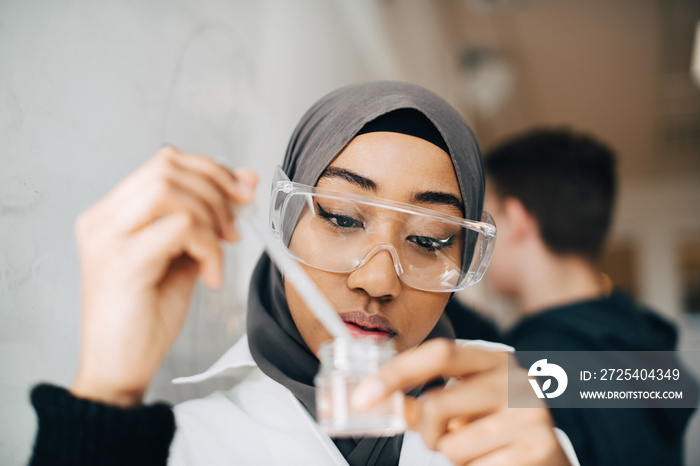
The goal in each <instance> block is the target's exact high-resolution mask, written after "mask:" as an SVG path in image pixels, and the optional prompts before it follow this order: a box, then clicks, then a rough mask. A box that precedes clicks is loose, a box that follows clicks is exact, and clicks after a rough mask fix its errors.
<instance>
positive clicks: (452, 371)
mask: <svg viewBox="0 0 700 466" xmlns="http://www.w3.org/2000/svg"><path fill="white" fill-rule="evenodd" d="M507 360H508V356H507V353H503V352H491V351H484V350H479V349H475V348H469V347H460V346H457V345H456V344H455V343H454V342H453V341H450V340H446V339H442V338H436V339H433V340H430V341H428V342H426V343H424V344H422V345H420V346H419V347H417V348H416V349H414V350H410V351H405V352H403V353H401V354H399V355H398V356H396V357H395V358H394V359H392V360H391V361H389V362H388V363H386V364H385V365H384V366H382V367H381V368H380V370H379V372H378V373H377V375H375V376H373V377H370V378H367V379H365V380H364V381H362V383H361V384H360V385H359V386H358V387H357V389H356V390H355V392H354V393H353V398H352V402H353V405H354V406H355V407H356V408H358V409H367V408H369V407H371V406H373V405H374V404H376V403H378V402H379V401H381V400H382V399H384V398H386V397H387V396H389V395H390V394H392V393H394V392H395V391H397V390H402V391H405V390H408V389H410V388H413V387H417V386H419V385H422V384H424V383H426V382H428V381H430V380H433V379H435V378H438V377H441V376H442V377H456V378H462V377H468V376H470V375H473V374H477V373H480V372H483V371H487V370H490V369H492V368H494V367H496V366H498V365H503V364H506V365H507Z"/></svg>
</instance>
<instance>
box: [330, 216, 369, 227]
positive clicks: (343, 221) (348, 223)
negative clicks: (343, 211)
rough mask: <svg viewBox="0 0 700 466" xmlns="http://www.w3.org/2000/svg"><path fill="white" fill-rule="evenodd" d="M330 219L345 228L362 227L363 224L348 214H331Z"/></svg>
mask: <svg viewBox="0 0 700 466" xmlns="http://www.w3.org/2000/svg"><path fill="white" fill-rule="evenodd" d="M330 220H331V221H332V222H333V223H334V224H336V225H338V226H339V227H343V228H351V227H361V226H362V224H361V223H360V222H359V221H357V220H355V219H354V218H352V217H348V216H346V215H331V217H330Z"/></svg>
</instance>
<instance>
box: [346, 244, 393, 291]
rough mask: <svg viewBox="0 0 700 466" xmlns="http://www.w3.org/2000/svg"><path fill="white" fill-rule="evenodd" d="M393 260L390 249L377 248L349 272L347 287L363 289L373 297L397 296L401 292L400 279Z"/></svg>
mask: <svg viewBox="0 0 700 466" xmlns="http://www.w3.org/2000/svg"><path fill="white" fill-rule="evenodd" d="M394 260H395V259H394V257H393V256H392V253H391V251H390V250H388V249H381V250H378V251H377V252H376V253H375V254H374V255H372V256H371V257H370V258H369V260H367V262H365V263H364V265H362V266H361V267H360V268H358V269H357V270H355V271H353V272H351V273H350V275H349V276H348V287H349V288H350V289H352V290H363V291H365V292H366V293H367V294H368V295H370V296H371V297H373V298H380V299H393V298H396V297H398V295H399V293H401V281H400V280H399V276H398V275H397V266H396V265H395V262H394ZM398 267H400V264H399V265H398Z"/></svg>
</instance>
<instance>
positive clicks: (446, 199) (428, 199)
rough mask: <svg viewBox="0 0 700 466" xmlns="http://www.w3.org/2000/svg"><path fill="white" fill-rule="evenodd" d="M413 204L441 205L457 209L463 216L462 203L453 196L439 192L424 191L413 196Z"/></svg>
mask: <svg viewBox="0 0 700 466" xmlns="http://www.w3.org/2000/svg"><path fill="white" fill-rule="evenodd" d="M413 202H414V203H423V204H442V205H447V206H451V207H454V208H455V209H457V211H459V214H460V215H461V216H464V206H463V205H462V201H461V200H460V199H459V198H458V197H457V196H455V195H454V194H450V193H443V192H439V191H426V192H422V193H417V194H415V195H414V196H413Z"/></svg>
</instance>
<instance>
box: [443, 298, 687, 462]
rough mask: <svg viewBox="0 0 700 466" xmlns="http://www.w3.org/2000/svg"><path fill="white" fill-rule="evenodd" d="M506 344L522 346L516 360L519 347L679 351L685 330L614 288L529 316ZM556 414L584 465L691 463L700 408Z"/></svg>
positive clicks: (560, 411) (508, 335)
mask: <svg viewBox="0 0 700 466" xmlns="http://www.w3.org/2000/svg"><path fill="white" fill-rule="evenodd" d="M452 313H454V310H453V311H452ZM463 319H464V317H463ZM453 324H454V322H453ZM455 332H456V333H457V337H458V338H464V337H465V336H470V337H473V335H466V332H468V330H467V329H465V328H464V327H461V328H460V326H457V325H455ZM501 341H502V342H504V343H506V344H508V345H511V346H513V347H514V348H515V349H516V357H517V353H518V351H674V350H675V349H676V342H677V332H676V328H675V327H674V326H673V324H671V323H670V322H668V321H666V320H665V319H663V318H662V317H660V316H659V315H657V314H656V313H653V312H651V311H650V310H648V309H644V308H641V307H639V306H637V305H636V304H635V303H634V302H633V301H632V300H631V299H630V298H629V297H628V296H627V295H625V294H624V293H613V294H612V295H611V296H609V297H606V298H601V299H592V300H587V301H580V302H576V303H573V304H570V305H567V306H560V307H556V308H551V309H547V310H543V311H541V312H538V313H536V314H534V315H531V316H528V317H525V318H523V319H522V320H521V321H520V322H518V323H517V324H516V325H515V326H514V327H513V328H512V329H510V330H509V331H508V332H506V333H505V334H503V335H502V337H501ZM693 388H694V389H696V387H693ZM551 413H552V417H553V418H554V422H555V424H556V425H557V427H559V428H560V429H561V430H563V431H564V432H566V434H567V435H568V436H569V439H570V440H571V443H572V444H573V446H574V449H575V450H576V454H577V456H578V459H579V461H580V462H581V465H583V466H589V465H590V466H593V465H595V466H607V465H610V466H613V465H614V466H619V465H626V464H634V465H640V466H641V465H654V466H656V465H661V464H663V465H681V464H683V461H682V457H683V434H684V431H685V428H686V426H687V424H688V420H689V418H690V416H691V415H692V413H693V410H691V409H580V408H579V409H574V408H558V409H552V410H551Z"/></svg>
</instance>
